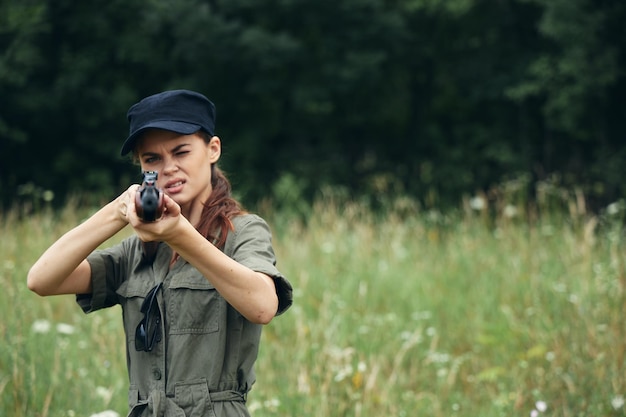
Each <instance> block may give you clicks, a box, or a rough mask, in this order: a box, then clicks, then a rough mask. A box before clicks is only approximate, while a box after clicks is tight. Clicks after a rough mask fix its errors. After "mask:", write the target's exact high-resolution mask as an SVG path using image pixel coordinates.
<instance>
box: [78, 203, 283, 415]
mask: <svg viewBox="0 0 626 417" xmlns="http://www.w3.org/2000/svg"><path fill="white" fill-rule="evenodd" d="M232 221H233V225H234V231H231V232H230V233H229V234H228V237H227V240H226V244H225V246H224V253H225V254H226V255H228V256H230V257H231V258H233V259H234V260H236V261H237V262H239V263H241V264H243V265H245V266H247V267H249V268H250V269H252V270H254V271H257V272H262V273H265V274H267V275H269V276H270V277H273V278H274V282H275V284H276V292H277V295H278V299H279V307H278V312H277V314H282V313H283V312H285V311H286V310H287V309H288V308H289V307H290V306H291V303H292V287H291V284H290V283H289V282H288V281H287V280H286V279H285V277H283V276H282V274H281V273H280V272H279V271H278V269H276V259H275V256H274V251H273V249H272V244H271V234H270V230H269V227H268V226H267V224H266V222H265V221H264V220H263V219H262V218H261V217H259V216H257V215H253V214H246V215H242V216H237V217H235V218H234V219H232ZM171 257H172V251H171V249H170V248H169V247H168V246H167V245H166V244H164V243H161V244H159V247H158V249H157V252H156V257H155V258H154V262H153V263H149V262H145V260H144V255H143V248H142V243H141V241H140V240H139V239H138V238H137V237H136V236H133V237H130V238H128V239H126V240H124V241H123V242H121V243H120V244H118V245H116V246H113V247H111V248H108V249H104V250H98V251H95V252H94V253H93V254H91V255H90V256H89V257H88V258H87V260H88V262H89V264H90V265H91V270H92V288H93V291H92V293H91V294H84V295H78V296H77V297H76V299H77V302H78V304H79V305H80V307H81V308H82V309H83V311H85V312H86V313H90V312H92V311H96V310H99V309H101V308H106V307H110V306H113V305H116V304H120V305H121V306H122V312H123V323H124V330H125V335H126V354H127V365H128V374H129V379H130V386H129V397H128V402H129V407H130V413H129V416H159V417H171V416H180V417H185V416H186V417H200V416H210V417H222V416H224V417H225V416H248V415H249V413H248V411H247V408H246V405H245V402H246V396H247V393H248V391H249V390H250V388H251V387H252V384H254V382H255V374H254V362H255V361H256V358H257V353H258V349H259V340H260V337H261V329H262V325H259V324H253V323H251V322H249V321H248V320H247V319H245V318H244V317H243V316H242V315H241V314H240V313H239V312H237V311H236V310H235V309H234V308H233V307H231V306H230V305H229V304H228V303H227V302H226V301H225V300H224V299H223V298H222V296H221V295H220V294H219V293H218V292H217V291H216V290H215V288H214V287H213V285H212V284H211V283H210V282H209V281H208V280H207V279H206V278H204V276H202V275H201V274H200V272H199V271H198V270H197V269H196V268H194V267H193V266H192V265H190V264H189V263H187V262H186V261H185V260H184V259H182V258H179V259H178V261H177V262H176V263H175V264H174V265H172V267H171V268H170V260H171ZM160 282H162V290H161V291H158V292H157V293H156V294H157V295H156V300H157V303H158V308H159V311H160V313H161V317H162V320H161V321H160V326H161V327H160V332H161V333H160V334H161V335H163V337H161V340H160V341H159V342H158V343H156V344H155V345H154V348H153V350H152V351H149V352H146V351H138V350H137V349H136V348H135V330H136V327H137V325H138V323H139V322H140V321H141V320H142V318H143V317H144V313H142V312H141V311H140V309H141V306H142V303H143V301H144V299H145V297H146V295H147V294H148V293H149V292H150V290H151V289H152V288H154V287H155V285H157V284H158V283H160Z"/></svg>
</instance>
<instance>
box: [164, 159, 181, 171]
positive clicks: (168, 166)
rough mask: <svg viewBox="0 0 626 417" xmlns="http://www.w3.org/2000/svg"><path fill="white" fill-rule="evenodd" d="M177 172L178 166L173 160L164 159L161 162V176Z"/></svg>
mask: <svg viewBox="0 0 626 417" xmlns="http://www.w3.org/2000/svg"><path fill="white" fill-rule="evenodd" d="M176 171H178V165H177V164H176V160H174V158H165V159H164V160H163V174H165V175H168V174H172V173H174V172H176Z"/></svg>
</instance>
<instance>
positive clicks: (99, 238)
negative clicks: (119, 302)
mask: <svg viewBox="0 0 626 417" xmlns="http://www.w3.org/2000/svg"><path fill="white" fill-rule="evenodd" d="M126 225H127V223H126V222H125V221H124V220H123V218H122V217H121V216H120V215H119V212H118V208H117V204H116V202H115V201H114V202H112V203H109V204H107V205H106V206H104V207H103V208H102V209H100V210H99V211H98V212H97V213H96V214H94V215H93V216H91V217H90V218H89V219H87V220H86V221H85V222H84V223H82V224H80V225H78V226H76V227H75V228H73V229H72V230H70V231H69V232H67V233H65V234H64V235H63V236H61V237H60V238H59V239H58V240H57V241H56V242H54V243H53V244H52V245H51V246H50V247H49V248H48V249H47V250H46V251H45V252H44V253H43V254H42V255H41V257H40V258H39V259H38V260H37V261H36V262H35V264H34V265H33V266H32V267H31V269H30V271H29V272H28V278H27V284H28V288H29V289H30V290H32V291H34V292H36V293H37V294H39V295H54V294H60V293H68V292H70V293H79V292H83V291H84V290H85V289H88V288H90V268H88V266H87V265H86V263H83V261H84V260H85V258H87V256H88V255H89V254H90V253H91V252H93V251H94V250H95V249H96V248H97V247H98V246H100V245H101V244H102V243H103V242H105V241H106V240H107V239H109V238H110V237H112V236H113V235H115V234H116V233H117V232H119V231H120V230H122V229H123V228H124V226H126Z"/></svg>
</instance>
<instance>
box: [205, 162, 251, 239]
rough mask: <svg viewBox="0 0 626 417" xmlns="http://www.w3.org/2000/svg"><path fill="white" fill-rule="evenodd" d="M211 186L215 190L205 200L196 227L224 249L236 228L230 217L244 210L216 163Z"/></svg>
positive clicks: (212, 167) (213, 168) (212, 169)
mask: <svg viewBox="0 0 626 417" xmlns="http://www.w3.org/2000/svg"><path fill="white" fill-rule="evenodd" d="M211 187H212V188H213V191H212V192H211V195H210V196H209V198H208V200H207V201H205V202H204V208H203V209H202V215H201V216H200V223H199V224H198V227H196V229H197V230H198V232H199V233H200V234H201V235H202V236H204V237H206V238H207V239H208V240H209V241H211V242H213V244H215V246H217V247H218V248H220V249H223V248H224V245H225V243H226V237H227V236H228V232H229V231H230V230H233V228H234V226H233V223H232V222H231V220H230V219H231V218H232V217H234V216H237V215H239V214H243V213H244V210H243V209H242V207H241V205H240V204H239V202H238V201H237V200H235V199H234V198H233V197H232V195H231V186H230V182H229V181H228V179H227V178H226V176H225V175H224V173H223V172H222V170H221V169H219V167H218V166H217V165H216V164H213V165H212V166H211Z"/></svg>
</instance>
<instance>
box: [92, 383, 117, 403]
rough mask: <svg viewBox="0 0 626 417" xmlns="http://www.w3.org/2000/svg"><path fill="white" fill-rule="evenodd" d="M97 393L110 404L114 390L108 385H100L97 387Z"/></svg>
mask: <svg viewBox="0 0 626 417" xmlns="http://www.w3.org/2000/svg"><path fill="white" fill-rule="evenodd" d="M96 395H97V396H98V397H100V398H102V399H103V400H104V402H105V403H106V404H108V403H109V402H110V401H111V398H112V397H113V390H112V389H109V388H106V387H101V386H98V387H96Z"/></svg>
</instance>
